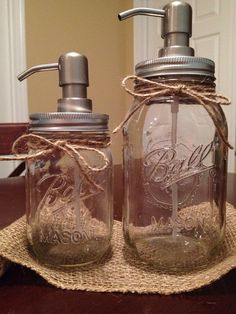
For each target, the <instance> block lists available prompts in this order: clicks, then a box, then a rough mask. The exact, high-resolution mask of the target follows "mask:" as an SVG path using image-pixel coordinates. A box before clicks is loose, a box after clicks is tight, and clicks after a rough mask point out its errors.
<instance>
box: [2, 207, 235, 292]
mask: <svg viewBox="0 0 236 314" xmlns="http://www.w3.org/2000/svg"><path fill="white" fill-rule="evenodd" d="M226 225H227V228H226V239H225V242H224V245H223V249H222V253H221V256H218V259H217V260H219V261H218V262H217V263H215V264H212V265H211V266H209V267H208V268H207V269H204V270H200V271H196V272H191V273H184V274H178V275H176V274H168V273H165V272H164V271H163V272H162V271H161V272H160V271H156V270H155V269H154V268H152V267H151V266H148V265H144V264H142V263H141V262H139V261H137V260H136V259H135V258H134V257H132V256H130V255H129V253H127V252H126V250H125V249H124V241H123V235H122V227H121V222H118V221H115V222H114V232H113V238H112V247H113V252H112V256H111V257H109V256H108V257H107V259H106V260H105V261H102V262H100V263H99V264H96V265H92V266H83V267H80V268H76V269H74V268H70V269H62V268H49V267H47V266H45V265H42V264H40V263H38V262H37V260H36V259H35V258H34V257H33V256H32V255H31V254H30V252H29V250H28V246H27V239H26V234H25V227H26V226H25V217H22V218H20V219H19V220H17V221H16V222H14V223H13V224H12V225H10V226H9V227H7V228H5V229H3V230H2V231H0V255H2V256H3V257H5V258H7V259H8V260H10V261H12V262H15V263H18V264H20V265H23V266H26V267H28V268H30V269H32V270H34V271H35V272H37V273H38V274H39V275H40V276H42V277H43V278H44V279H46V280H47V281H48V282H49V283H50V284H52V285H54V286H56V287H59V288H62V289H68V290H86V291H97V292H123V293H125V292H137V293H160V294H166V295H167V294H174V293H181V292H187V291H191V290H194V289H197V288H200V287H203V286H206V285H209V284H210V283H212V282H214V281H216V280H217V279H219V278H220V277H222V276H223V275H225V274H226V273H228V272H229V271H230V270H231V269H233V268H235V267H236V210H235V208H233V206H231V205H229V204H228V205H227V224H226Z"/></svg>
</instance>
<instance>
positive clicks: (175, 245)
mask: <svg viewBox="0 0 236 314" xmlns="http://www.w3.org/2000/svg"><path fill="white" fill-rule="evenodd" d="M132 247H133V251H134V252H135V254H136V255H137V256H138V257H139V258H140V259H141V260H142V261H143V262H145V263H147V264H151V265H153V266H155V267H156V268H158V269H161V270H164V271H170V272H189V271H194V270H199V269H203V268H206V267H207V266H208V265H209V264H211V263H212V262H215V261H216V260H215V257H216V253H217V252H218V250H219V248H220V245H219V244H218V245H216V246H215V247H214V248H212V249H211V250H209V242H204V241H202V239H201V240H197V239H193V238H190V237H187V236H183V235H176V236H173V235H170V236H162V237H160V236H158V237H155V236H151V237H146V238H142V239H136V240H135V241H134V242H133V245H132Z"/></svg>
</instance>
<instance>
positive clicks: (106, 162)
mask: <svg viewBox="0 0 236 314" xmlns="http://www.w3.org/2000/svg"><path fill="white" fill-rule="evenodd" d="M107 122H108V116H107V115H102V114H94V113H50V114H48V115H47V114H33V115H31V125H32V128H31V132H32V135H29V136H30V137H29V141H28V143H27V145H28V147H29V150H30V155H31V157H30V158H28V160H27V163H26V165H27V170H26V190H27V235H28V240H29V243H30V246H31V248H32V251H33V253H34V254H35V256H36V257H37V259H38V260H39V261H40V262H42V263H45V264H49V265H59V266H77V265H84V264H89V263H93V262H95V261H98V260H99V259H100V258H102V257H103V256H104V254H105V253H106V252H107V251H108V250H109V248H110V240H111V234H112V217H113V211H112V156H111V152H110V148H109V134H108V129H107ZM31 136H32V138H31ZM38 136H40V138H38ZM42 138H43V139H45V140H46V141H50V143H53V144H50V143H49V144H48V142H45V141H44V140H43V139H42Z"/></svg>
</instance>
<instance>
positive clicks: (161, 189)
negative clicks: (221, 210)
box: [144, 142, 214, 209]
mask: <svg viewBox="0 0 236 314" xmlns="http://www.w3.org/2000/svg"><path fill="white" fill-rule="evenodd" d="M212 150H213V142H211V143H209V144H208V145H202V144H200V145H199V146H197V147H195V148H194V149H192V150H191V149H189V148H188V147H187V146H185V145H183V144H178V145H176V147H175V148H173V147H168V146H166V147H161V148H154V149H152V150H151V151H149V152H148V154H147V155H146V156H145V159H144V178H145V188H146V194H147V196H148V198H149V202H151V203H154V204H158V205H159V206H162V207H164V208H169V209H171V206H172V189H173V186H174V185H175V186H176V185H177V188H178V204H179V205H180V206H183V205H184V204H185V203H186V202H187V201H189V200H190V199H191V198H193V197H194V193H195V191H196V189H197V188H198V185H199V180H200V176H201V175H204V174H205V173H206V172H207V171H209V170H211V169H212V168H214V165H213V162H212V158H211V155H210V153H211V152H212Z"/></svg>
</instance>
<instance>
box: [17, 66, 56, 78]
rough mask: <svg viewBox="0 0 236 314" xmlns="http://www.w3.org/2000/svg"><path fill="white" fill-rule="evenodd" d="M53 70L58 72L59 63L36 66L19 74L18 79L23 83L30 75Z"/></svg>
mask: <svg viewBox="0 0 236 314" xmlns="http://www.w3.org/2000/svg"><path fill="white" fill-rule="evenodd" d="M52 70H58V63H49V64H39V65H35V66H33V67H32V68H29V69H27V70H26V71H24V72H23V73H21V74H19V75H18V76H17V78H18V80H19V81H23V80H24V79H26V78H27V77H29V76H30V75H32V74H34V73H36V72H43V71H52Z"/></svg>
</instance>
